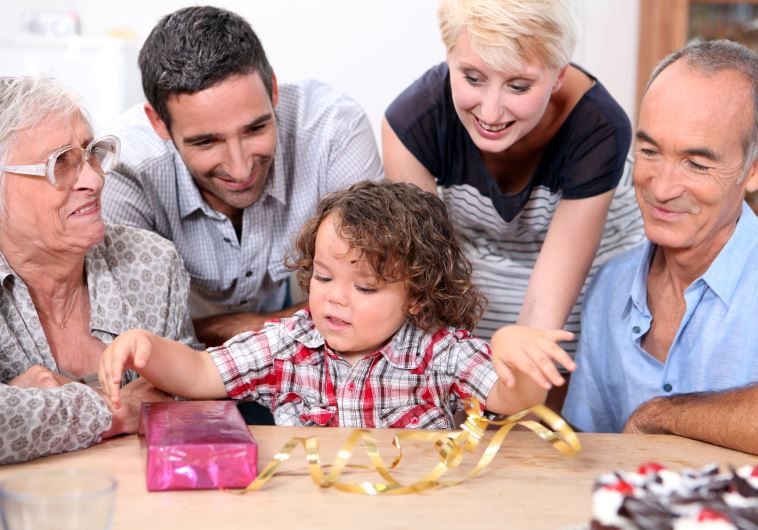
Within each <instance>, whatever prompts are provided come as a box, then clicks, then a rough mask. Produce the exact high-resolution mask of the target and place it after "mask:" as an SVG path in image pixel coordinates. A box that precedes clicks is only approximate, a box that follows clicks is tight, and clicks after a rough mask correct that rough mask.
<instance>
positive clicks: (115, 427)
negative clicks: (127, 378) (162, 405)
mask: <svg viewBox="0 0 758 530" xmlns="http://www.w3.org/2000/svg"><path fill="white" fill-rule="evenodd" d="M101 391H102V389H101ZM120 396H121V405H120V407H119V408H118V409H116V408H115V407H113V404H112V403H111V402H110V401H109V400H108V398H107V397H106V396H103V399H104V400H105V402H106V404H107V405H108V408H109V409H110V411H111V414H112V415H113V416H112V419H111V428H110V429H109V430H108V431H107V432H105V433H104V434H103V438H109V437H111V436H116V435H118V434H133V433H135V432H137V429H138V428H139V419H140V410H141V406H142V403H148V402H149V403H153V402H156V401H174V396H172V395H171V394H167V393H166V392H163V391H162V390H159V389H157V388H155V387H154V386H153V385H152V384H150V383H149V382H148V381H147V380H145V378H143V377H140V378H139V379H135V380H134V381H132V382H131V383H129V384H128V385H125V386H124V387H123V388H121V393H120Z"/></svg>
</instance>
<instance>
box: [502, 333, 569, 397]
mask: <svg viewBox="0 0 758 530" xmlns="http://www.w3.org/2000/svg"><path fill="white" fill-rule="evenodd" d="M573 338H574V334H573V333H571V332H570V331H564V330H560V329H534V328H530V327H526V326H518V325H514V326H505V327H502V328H500V329H499V330H497V331H496V332H495V334H494V335H493V336H492V357H493V358H492V360H493V363H494V364H495V369H496V371H497V372H498V374H506V375H507V374H511V373H512V372H513V371H518V372H522V373H524V374H526V375H527V376H529V377H530V378H531V379H532V380H533V381H534V382H535V383H537V384H538V385H539V386H540V387H542V388H544V389H545V390H550V388H552V386H553V385H555V386H560V385H562V384H563V383H565V379H563V377H561V374H560V373H558V369H557V368H556V367H555V363H558V364H560V365H561V366H563V367H564V368H566V369H567V370H568V371H569V372H573V371H574V369H575V368H576V364H574V361H572V360H571V357H569V355H568V354H567V353H566V352H565V351H564V350H563V349H562V348H561V347H560V346H558V344H557V343H558V342H560V341H569V340H573ZM501 380H503V382H504V383H505V384H506V386H507V387H508V388H513V386H514V382H513V380H512V378H508V377H502V376H501Z"/></svg>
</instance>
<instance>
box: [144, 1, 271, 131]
mask: <svg viewBox="0 0 758 530" xmlns="http://www.w3.org/2000/svg"><path fill="white" fill-rule="evenodd" d="M139 68H140V71H141V72H142V89H143V90H144V91H145V97H146V98H147V101H148V102H149V103H150V104H151V105H152V106H153V108H154V109H155V111H156V112H157V113H158V116H160V118H161V119H162V120H163V122H164V123H165V124H166V127H170V124H171V117H170V116H169V114H168V110H167V102H168V99H169V98H170V97H171V96H174V95H178V94H193V93H195V92H199V91H201V90H205V89H206V88H209V87H211V86H213V85H215V84H217V83H219V82H221V81H223V80H225V79H227V78H229V77H230V76H234V75H247V74H252V73H254V72H258V73H259V74H260V76H261V79H262V81H263V84H264V85H265V87H266V91H267V92H268V95H269V97H272V94H273V70H272V69H271V65H270V64H269V62H268V59H267V58H266V52H265V51H264V50H263V45H261V41H260V40H259V39H258V36H257V35H256V34H255V32H254V31H253V28H251V27H250V24H248V23H247V22H246V21H245V19H243V18H242V17H240V16H239V15H237V14H235V13H232V12H231V11H227V10H225V9H220V8H218V7H212V6H194V7H186V8H183V9H179V10H178V11H174V12H173V13H171V14H170V15H166V16H165V17H163V18H162V19H161V20H160V21H159V22H158V24H156V26H155V27H154V28H153V30H152V31H151V32H150V35H148V37H147V40H145V43H144V44H143V45H142V49H141V50H140V53H139Z"/></svg>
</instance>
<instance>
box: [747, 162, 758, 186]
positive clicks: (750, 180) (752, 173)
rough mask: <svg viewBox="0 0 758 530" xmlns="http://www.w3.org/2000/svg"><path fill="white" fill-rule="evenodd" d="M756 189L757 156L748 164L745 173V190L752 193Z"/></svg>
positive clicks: (757, 178) (757, 174)
mask: <svg viewBox="0 0 758 530" xmlns="http://www.w3.org/2000/svg"><path fill="white" fill-rule="evenodd" d="M756 190H758V158H756V160H755V161H754V162H753V165H752V166H750V169H749V170H748V172H747V175H745V191H747V192H748V193H753V192H754V191H756Z"/></svg>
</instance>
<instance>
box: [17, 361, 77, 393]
mask: <svg viewBox="0 0 758 530" xmlns="http://www.w3.org/2000/svg"><path fill="white" fill-rule="evenodd" d="M72 382H73V381H72V380H71V379H69V378H68V377H65V376H62V375H61V374H59V373H57V372H53V371H52V370H48V369H47V368H45V367H44V366H42V365H39V364H35V365H34V366H32V367H31V368H29V369H28V370H26V371H25V372H24V373H22V374H21V375H18V376H16V377H14V378H13V379H11V380H10V381H9V382H8V384H9V385H11V386H17V387H19V388H55V387H57V386H63V385H65V384H68V383H72Z"/></svg>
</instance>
